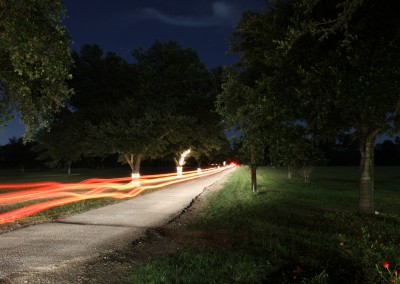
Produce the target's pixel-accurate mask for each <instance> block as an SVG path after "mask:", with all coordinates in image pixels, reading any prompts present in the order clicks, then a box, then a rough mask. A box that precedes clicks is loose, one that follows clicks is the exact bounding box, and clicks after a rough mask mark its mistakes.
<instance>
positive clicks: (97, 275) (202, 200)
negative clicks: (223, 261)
mask: <svg viewBox="0 0 400 284" xmlns="http://www.w3.org/2000/svg"><path fill="white" fill-rule="evenodd" d="M224 179H225V178H222V179H220V180H219V181H217V182H216V183H214V184H213V185H211V186H209V187H207V188H206V189H205V190H204V192H203V193H202V194H201V195H199V196H198V197H197V198H196V199H194V200H193V202H192V203H191V204H190V205H189V207H187V208H186V209H184V210H183V211H182V212H181V214H180V215H179V216H178V217H176V218H175V219H173V220H171V221H170V222H169V223H167V224H166V225H164V226H162V227H158V228H151V229H148V230H147V232H146V234H145V236H144V237H141V238H139V239H135V240H132V242H131V244H128V245H127V246H126V248H125V249H123V250H116V251H111V252H105V253H103V254H101V255H99V256H97V257H95V258H91V259H86V260H73V261H70V262H65V263H62V264H60V265H58V266H52V267H44V268H41V269H36V270H32V271H28V272H21V273H19V274H17V275H13V276H12V278H10V279H7V280H3V281H2V280H0V283H3V284H11V283H12V284H15V283H17V284H18V283H40V284H44V283H65V284H67V283H110V284H112V283H118V284H123V283H132V282H131V281H130V280H129V275H130V274H131V273H132V271H133V270H134V267H135V266H138V265H140V264H143V263H145V262H146V261H149V260H151V259H152V258H156V257H159V256H162V255H167V254H170V253H173V252H176V251H179V250H181V249H182V248H183V247H187V246H188V245H189V246H194V247H206V246H207V247H210V246H211V247H218V248H221V249H228V248H229V247H230V246H231V240H229V239H227V238H226V234H225V232H224V231H223V230H218V231H214V232H208V231H207V232H204V231H199V230H190V229H189V228H188V225H189V224H191V223H193V221H194V220H196V218H197V217H198V216H199V214H200V213H201V212H202V209H203V208H204V207H205V205H206V203H207V202H206V196H207V194H209V193H210V192H214V191H217V190H219V189H220V188H221V187H222V184H223V182H224Z"/></svg>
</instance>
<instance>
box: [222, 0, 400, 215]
mask: <svg viewBox="0 0 400 284" xmlns="http://www.w3.org/2000/svg"><path fill="white" fill-rule="evenodd" d="M399 8H400V7H399V2H397V1H390V0H387V1H380V2H376V1H372V0H369V1H359V0H350V1H340V0H337V1H328V0H317V1H315V0H294V1H275V2H274V3H273V4H271V5H270V6H268V7H267V8H266V9H265V10H263V11H262V12H260V13H252V12H247V13H244V14H243V15H242V19H241V21H240V23H239V25H238V27H237V29H236V31H235V32H234V34H233V35H232V37H231V44H230V45H231V49H232V50H233V51H236V52H239V53H240V55H241V60H240V65H239V68H237V71H236V72H237V73H239V75H234V77H232V75H230V77H229V78H228V79H227V81H226V82H227V83H226V84H225V89H224V90H225V92H226V94H224V93H223V94H222V96H221V103H220V105H222V106H227V109H228V111H225V110H224V108H222V110H223V113H224V115H227V116H228V117H229V116H230V117H231V118H232V122H233V121H234V118H235V117H237V118H238V119H239V120H238V124H239V125H240V126H241V127H242V128H243V129H244V130H245V131H244V135H245V136H246V135H249V134H248V133H246V132H247V130H249V131H250V130H252V129H262V130H261V131H258V133H257V132H255V131H250V132H251V133H250V135H249V138H248V139H249V140H253V141H254V140H255V139H256V140H257V139H258V140H261V141H262V142H263V143H268V139H267V140H266V141H265V135H266V133H267V132H268V137H269V138H270V139H272V140H279V137H282V136H283V137H285V129H287V126H289V128H290V127H291V125H293V124H297V123H300V124H303V125H304V127H305V128H306V129H307V132H308V133H309V134H310V135H312V136H311V138H313V140H315V141H316V142H315V143H317V144H318V143H319V141H323V140H326V139H328V138H330V139H332V137H334V136H335V135H336V133H338V131H349V130H351V131H352V133H353V135H354V136H355V137H356V138H357V140H358V141H359V145H360V154H361V158H360V165H361V176H360V201H359V211H360V213H362V214H372V213H373V212H374V210H373V208H374V205H373V154H374V153H373V146H374V143H375V139H376V136H377V135H378V134H379V133H387V132H392V133H393V132H396V131H398V130H399V117H398V112H399V111H400V96H399V94H398V92H397V90H398V88H399V86H400V79H399V78H400V77H399V73H398V72H399V70H400V68H399V67H400V60H399V57H398V54H399V52H400V49H399V46H400V45H399V44H398V37H397V35H398V31H399V28H400V21H399V18H398V17H397V15H396V12H394V11H397V10H399ZM232 81H233V82H232ZM235 81H236V82H235ZM235 84H236V86H235ZM236 90H239V91H236ZM237 104H239V105H240V104H246V107H245V108H246V111H245V112H235V113H234V114H233V115H231V114H230V111H232V110H234V107H232V105H233V106H235V105H237ZM245 108H241V107H239V108H238V110H239V111H241V110H242V109H243V110H244V109H245ZM229 110H230V111H229ZM248 114H250V116H249V117H247V115H248ZM258 114H260V115H258ZM254 115H255V116H258V117H256V118H253V119H252V116H254ZM245 119H248V121H249V122H248V123H247V124H246V125H244V124H243V123H241V121H243V120H245ZM243 125H244V126H243ZM253 143H254V142H252V144H253Z"/></svg>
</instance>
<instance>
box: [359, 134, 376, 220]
mask: <svg viewBox="0 0 400 284" xmlns="http://www.w3.org/2000/svg"><path fill="white" fill-rule="evenodd" d="M375 139H376V134H370V135H365V136H364V137H363V138H362V139H361V140H360V154H361V161H360V196H359V203H358V213H359V214H362V215H368V214H374V212H375V210H374V145H375Z"/></svg>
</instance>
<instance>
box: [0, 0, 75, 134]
mask: <svg viewBox="0 0 400 284" xmlns="http://www.w3.org/2000/svg"><path fill="white" fill-rule="evenodd" d="M64 15H65V14H64V8H63V6H62V3H61V1H59V0H57V1H53V0H37V1H23V0H16V1H5V0H1V1H0V125H3V124H4V122H5V121H7V120H8V119H10V114H11V111H12V109H13V108H16V110H17V111H18V112H20V114H21V120H22V122H23V123H24V124H25V128H26V138H31V137H32V135H33V134H34V133H35V131H36V130H37V129H38V128H39V127H42V126H47V124H48V120H49V118H50V115H51V114H53V113H54V112H55V111H57V110H59V109H60V108H61V107H63V105H64V103H65V100H66V99H67V98H68V97H69V96H70V93H71V91H70V89H69V88H68V86H67V85H66V79H70V74H69V70H68V69H69V65H70V64H71V56H70V53H69V50H68V45H69V44H70V39H69V37H68V35H67V32H66V30H65V28H64V27H63V26H62V25H61V21H62V19H63V17H64Z"/></svg>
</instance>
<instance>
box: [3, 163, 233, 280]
mask: <svg viewBox="0 0 400 284" xmlns="http://www.w3.org/2000/svg"><path fill="white" fill-rule="evenodd" d="M232 171H233V169H232V168H231V169H228V170H225V171H223V172H220V173H217V174H214V175H211V176H207V177H203V178H199V179H195V180H192V181H187V182H182V183H178V184H175V185H171V186H167V187H165V188H163V189H161V190H157V191H155V192H151V193H147V194H142V195H140V196H138V197H136V198H133V199H130V200H127V201H124V202H121V203H118V204H113V205H109V206H106V207H102V208H98V209H95V210H91V211H87V212H84V213H81V214H77V215H73V216H70V217H68V218H65V219H61V220H57V221H55V222H51V223H44V224H39V225H35V226H31V227H27V228H23V229H19V230H16V231H11V232H8V233H3V234H1V235H0V252H1V253H0V280H2V279H6V278H8V277H9V276H12V275H15V274H19V273H23V272H26V271H36V270H43V269H47V268H52V267H57V266H60V265H65V263H67V262H68V261H73V260H77V259H90V258H91V257H95V256H96V255H99V254H100V253H104V252H107V251H111V250H115V249H120V248H123V247H126V245H128V244H129V243H132V242H133V241H135V240H137V239H139V238H140V237H141V236H143V235H144V234H145V232H146V230H148V229H149V228H156V227H158V226H161V225H164V224H166V223H167V222H169V221H170V220H172V219H174V218H175V217H176V216H178V215H179V214H181V213H182V211H183V210H184V209H185V208H186V207H188V206H189V205H190V204H191V202H192V201H193V200H194V199H195V198H196V197H197V196H199V195H200V194H201V193H202V192H203V191H204V189H205V188H206V187H208V186H210V185H212V184H213V183H215V182H216V181H217V180H219V179H220V178H222V177H223V176H225V175H226V174H228V173H230V172H232Z"/></svg>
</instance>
